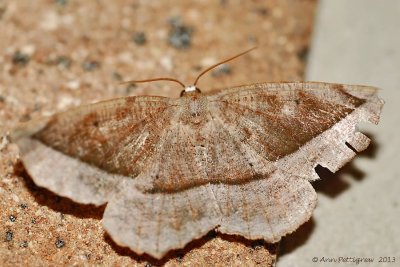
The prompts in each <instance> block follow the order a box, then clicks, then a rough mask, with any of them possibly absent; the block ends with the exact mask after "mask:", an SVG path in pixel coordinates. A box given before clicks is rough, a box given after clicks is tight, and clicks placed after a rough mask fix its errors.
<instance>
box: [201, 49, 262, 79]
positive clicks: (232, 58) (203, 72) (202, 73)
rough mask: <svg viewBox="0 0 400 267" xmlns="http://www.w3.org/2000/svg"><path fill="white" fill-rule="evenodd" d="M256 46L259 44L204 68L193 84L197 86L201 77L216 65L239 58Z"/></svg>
mask: <svg viewBox="0 0 400 267" xmlns="http://www.w3.org/2000/svg"><path fill="white" fill-rule="evenodd" d="M256 48H257V46H255V47H253V48H250V49H249V50H246V51H244V52H242V53H240V54H238V55H236V56H233V57H230V58H228V59H225V60H223V61H221V62H219V63H216V64H214V65H212V66H210V67H208V68H207V69H205V70H203V71H202V72H201V73H200V74H199V76H197V78H196V80H195V81H194V84H193V85H194V86H196V84H197V82H198V81H199V79H200V77H201V76H203V75H204V74H206V73H207V72H209V71H210V70H212V69H214V68H215V67H218V66H219V65H222V64H224V63H226V62H228V61H231V60H234V59H235V58H238V57H240V56H243V55H244V54H247V53H249V52H250V51H252V50H254V49H256Z"/></svg>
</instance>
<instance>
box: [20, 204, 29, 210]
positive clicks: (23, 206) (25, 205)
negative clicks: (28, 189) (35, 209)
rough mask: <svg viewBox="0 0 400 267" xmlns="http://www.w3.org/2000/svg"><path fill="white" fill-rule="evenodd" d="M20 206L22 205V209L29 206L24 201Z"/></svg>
mask: <svg viewBox="0 0 400 267" xmlns="http://www.w3.org/2000/svg"><path fill="white" fill-rule="evenodd" d="M20 207H21V209H26V208H27V207H28V204H26V203H22V204H21V205H20Z"/></svg>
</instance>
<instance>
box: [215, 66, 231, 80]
mask: <svg viewBox="0 0 400 267" xmlns="http://www.w3.org/2000/svg"><path fill="white" fill-rule="evenodd" d="M231 73H232V68H231V67H230V66H229V65H227V64H222V65H221V66H219V67H217V68H216V69H215V70H213V71H212V72H211V75H212V76H214V77H217V76H221V75H229V74H231Z"/></svg>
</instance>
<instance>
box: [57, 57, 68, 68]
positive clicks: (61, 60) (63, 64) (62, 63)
mask: <svg viewBox="0 0 400 267" xmlns="http://www.w3.org/2000/svg"><path fill="white" fill-rule="evenodd" d="M56 64H57V66H59V67H60V68H63V69H68V68H69V67H71V64H72V60H71V59H70V58H68V57H66V56H59V57H58V58H57V60H56Z"/></svg>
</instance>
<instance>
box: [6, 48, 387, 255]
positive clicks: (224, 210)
mask: <svg viewBox="0 0 400 267" xmlns="http://www.w3.org/2000/svg"><path fill="white" fill-rule="evenodd" d="M246 52H248V51H246ZM246 52H244V53H246ZM244 53H241V54H239V55H237V56H240V55H242V54H244ZM237 56H235V57H233V58H236V57H237ZM233 58H230V59H228V60H226V61H223V62H221V63H218V64H216V65H213V66H211V67H210V68H208V69H207V70H206V71H208V70H210V69H212V68H214V67H216V66H217V65H220V64H222V63H224V62H227V61H229V60H232V59H233ZM206 71H204V72H203V73H201V74H200V75H199V76H198V78H197V79H196V81H195V83H194V85H192V86H187V87H186V86H184V84H183V83H181V82H180V81H177V80H175V79H171V78H156V79H151V81H153V80H171V81H175V82H178V83H179V84H181V85H182V86H183V87H184V90H183V91H182V93H181V96H180V97H179V98H176V99H173V98H166V97H160V96H131V97H124V98H118V99H112V100H107V101H103V102H99V103H96V104H90V105H86V106H81V107H78V108H74V109H71V110H68V111H65V112H62V113H58V114H55V115H53V116H50V117H47V118H42V119H38V120H34V121H30V122H28V123H25V124H22V125H20V126H19V127H17V128H16V129H14V130H13V131H12V132H11V134H10V137H11V139H12V140H13V141H14V142H15V143H17V145H18V146H19V149H20V158H21V161H22V162H23V165H24V166H25V168H26V170H27V172H28V173H29V175H30V176H31V177H32V179H33V180H34V182H35V183H36V184H37V185H39V186H42V187H45V188H47V189H49V190H51V191H53V192H55V193H56V194H58V195H60V196H64V197H68V198H70V199H72V200H73V201H76V202H78V203H84V204H94V205H103V204H106V203H107V206H106V209H105V212H104V217H103V225H104V228H105V230H106V231H107V232H108V234H109V235H110V236H111V238H112V239H113V240H114V241H115V242H116V243H117V244H119V245H122V246H127V247H129V248H130V249H132V250H133V251H135V252H136V253H138V254H142V253H147V254H149V255H151V256H153V257H155V258H162V257H163V256H164V255H165V254H166V253H167V252H168V251H170V250H173V249H179V248H182V247H184V246H185V245H186V244H187V243H188V242H190V241H192V240H193V239H197V238H200V237H202V236H204V235H205V234H206V233H207V232H209V231H210V230H212V229H216V231H218V232H220V233H226V234H232V235H240V236H243V237H245V238H248V239H264V240H266V241H267V242H277V241H279V240H280V239H281V238H282V237H283V236H285V235H287V234H289V233H291V232H293V231H295V230H296V229H297V228H298V227H299V226H300V225H301V224H303V223H304V222H306V221H307V220H309V218H310V217H311V215H312V212H313V210H314V208H315V205H316V201H317V195H316V192H315V191H314V189H313V187H312V186H311V184H310V182H311V181H313V180H316V179H318V178H319V177H318V175H317V174H316V172H315V167H316V166H317V165H318V164H319V165H321V166H323V167H326V168H328V169H329V170H331V171H333V172H335V171H337V170H338V169H339V168H340V167H341V166H343V165H344V164H345V163H347V162H348V161H349V160H350V159H352V158H353V157H354V156H355V154H356V152H359V151H362V150H364V149H365V148H366V147H367V146H368V144H369V142H370V140H369V139H368V138H367V137H366V136H365V135H363V134H362V133H360V132H358V131H356V125H357V124H358V123H359V122H361V121H369V122H372V123H375V124H377V123H378V121H379V115H380V111H381V108H382V106H383V101H382V100H381V99H379V98H378V96H377V89H376V88H374V87H370V86H358V85H342V84H329V83H322V82H282V83H258V84H250V85H245V86H238V87H232V88H224V89H222V90H220V91H217V92H213V93H202V92H201V90H200V89H199V88H197V86H196V83H197V81H198V79H199V78H200V77H201V76H202V75H203V74H204V73H205V72H206ZM145 81H150V80H145ZM133 82H143V81H133Z"/></svg>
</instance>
